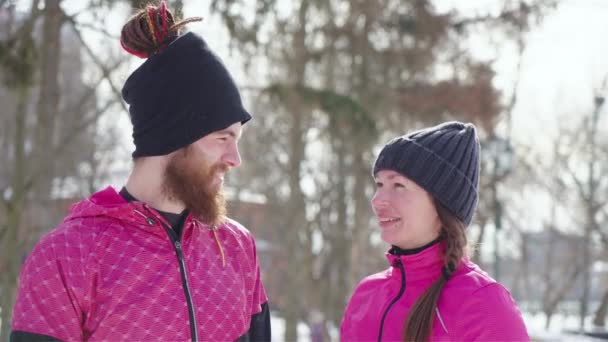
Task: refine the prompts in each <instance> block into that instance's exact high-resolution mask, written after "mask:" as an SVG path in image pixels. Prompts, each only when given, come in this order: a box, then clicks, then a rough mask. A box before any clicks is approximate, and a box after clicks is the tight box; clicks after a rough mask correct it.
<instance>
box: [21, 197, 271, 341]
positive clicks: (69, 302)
mask: <svg viewBox="0 0 608 342" xmlns="http://www.w3.org/2000/svg"><path fill="white" fill-rule="evenodd" d="M150 218H152V220H149V219H150ZM161 220H162V218H161V217H160V215H159V214H158V213H156V212H155V211H154V210H153V209H151V208H149V207H147V206H145V205H144V204H142V203H141V202H132V203H127V202H126V201H125V200H124V199H123V198H122V197H121V196H120V195H119V194H118V193H117V192H116V191H115V190H114V189H113V188H111V187H110V188H107V189H105V190H103V191H100V192H98V193H97V194H95V195H93V196H92V197H91V198H90V199H88V200H84V201H82V202H80V203H78V204H76V205H74V206H73V207H72V209H71V213H70V215H69V216H68V217H67V218H66V219H65V221H64V222H63V223H62V224H61V225H60V226H59V227H57V228H56V229H54V230H52V231H51V232H50V233H49V234H48V235H46V236H45V237H44V238H43V239H42V240H41V241H40V242H39V243H38V245H37V246H36V247H35V248H34V250H33V251H32V252H31V254H30V255H29V256H28V258H27V260H26V262H25V265H24V267H23V270H22V273H21V278H20V283H19V292H18V298H17V302H16V306H15V311H14V314H13V321H12V329H13V331H25V332H31V333H37V334H44V335H49V336H52V337H55V338H58V339H61V340H64V341H74V340H80V341H82V340H91V341H150V340H163V341H182V340H189V339H190V338H191V336H190V318H189V314H188V307H187V304H186V298H185V294H184V289H183V286H182V277H181V274H180V268H179V263H178V259H177V256H176V252H175V247H174V246H173V244H172V242H171V241H170V239H169V237H168V235H167V233H166V231H165V230H164V229H163V227H162V226H161V223H160V222H161ZM217 235H218V238H219V241H220V242H221V244H222V246H223V248H224V253H225V258H226V264H225V266H223V265H222V256H221V253H220V250H219V248H218V245H217V243H216V241H215V239H214V236H213V232H212V231H211V230H210V229H209V227H207V226H206V225H204V224H202V223H200V222H199V221H197V220H195V219H193V218H192V217H188V218H187V220H186V223H185V224H184V231H183V236H182V240H181V244H182V248H183V253H184V259H185V264H186V271H187V278H188V283H189V287H190V290H191V294H192V300H193V303H194V308H195V313H196V315H195V316H196V327H197V331H198V335H199V338H200V340H204V341H227V340H235V339H237V338H238V337H239V336H241V335H243V334H244V333H245V332H247V330H248V329H249V324H250V319H251V315H253V314H256V313H258V312H260V311H261V304H263V303H264V302H266V301H267V297H266V293H265V291H264V287H263V285H262V283H261V280H260V268H259V264H258V261H257V256H256V250H255V242H254V239H253V237H252V236H251V234H250V233H249V232H248V231H247V230H246V229H245V228H244V227H242V226H241V225H239V224H238V223H237V222H235V221H231V220H230V221H229V222H227V223H226V224H224V225H223V226H221V227H219V228H218V230H217Z"/></svg>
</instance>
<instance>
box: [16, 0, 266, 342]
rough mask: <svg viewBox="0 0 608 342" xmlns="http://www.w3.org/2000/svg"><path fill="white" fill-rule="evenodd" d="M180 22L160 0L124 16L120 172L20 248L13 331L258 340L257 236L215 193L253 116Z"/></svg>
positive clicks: (261, 318)
mask: <svg viewBox="0 0 608 342" xmlns="http://www.w3.org/2000/svg"><path fill="white" fill-rule="evenodd" d="M186 21H192V19H190V20H186ZM183 23H184V22H183V21H182V22H179V23H175V22H173V15H172V14H171V12H170V11H169V10H168V9H167V8H166V6H165V4H164V2H161V3H160V5H159V6H148V7H147V8H146V9H144V10H142V11H140V12H139V13H137V14H136V15H134V16H133V17H132V18H131V19H130V20H129V22H127V24H125V27H124V28H123V32H122V35H121V44H122V46H123V48H124V49H125V50H126V51H128V52H129V53H132V54H134V55H137V56H139V57H144V58H147V60H146V61H145V62H144V63H143V64H142V65H141V66H140V67H139V68H137V70H135V71H134V72H133V73H132V74H131V75H130V77H129V78H128V79H127V81H126V83H125V85H124V87H123V90H122V95H123V98H124V100H125V101H126V102H127V103H128V104H129V114H130V118H131V123H132V125H133V141H134V144H135V151H134V152H133V159H134V163H133V165H134V166H133V169H132V172H131V174H130V176H129V179H128V180H127V182H126V185H125V186H124V187H123V188H122V189H121V190H120V191H117V190H115V189H114V188H112V187H107V188H106V189H104V190H101V191H99V192H97V193H95V194H93V195H92V196H91V197H90V198H88V199H86V200H83V201H81V202H79V203H77V204H75V205H73V206H72V207H71V209H70V214H69V215H68V216H67V217H66V218H65V220H64V221H63V222H62V223H61V224H60V225H59V226H58V227H57V228H55V229H53V230H52V231H51V232H50V233H49V234H47V235H46V236H45V237H43V238H42V239H41V241H40V242H39V243H38V244H37V245H36V247H35V248H34V249H33V251H32V252H31V253H30V255H29V256H28V258H27V261H26V262H25V264H24V267H23V269H22V272H21V276H20V283H19V291H18V296H17V301H16V305H15V310H14V314H13V319H12V333H11V340H13V341H22V340H23V341H57V340H60V341H84V340H104V341H185V340H192V341H198V340H205V341H234V340H240V341H269V340H270V316H269V309H268V299H267V297H266V293H265V290H264V287H263V285H262V282H261V280H260V266H259V263H258V260H257V256H256V248H255V241H254V238H253V237H252V235H251V234H250V233H249V231H248V230H247V229H245V228H244V227H243V226H241V225H240V224H239V223H237V222H236V221H234V220H231V219H229V218H227V217H226V209H225V201H224V197H223V192H222V186H223V180H224V175H225V174H226V173H227V172H228V171H230V170H231V169H232V168H235V167H237V166H239V164H240V163H241V159H240V155H239V151H238V146H237V143H238V140H239V138H240V136H241V130H242V125H243V124H245V123H246V122H247V121H249V120H250V119H251V116H250V114H249V113H248V112H247V111H246V110H245V109H244V107H243V105H242V102H241V97H240V94H239V91H238V89H237V87H236V85H235V83H234V81H233V79H232V77H231V76H230V74H229V72H228V70H227V69H226V68H225V66H224V65H223V64H222V62H221V61H220V59H219V58H218V57H217V56H216V55H215V54H214V53H213V52H212V51H211V50H210V49H209V47H208V46H207V44H206V43H205V41H204V40H203V39H202V38H201V37H200V36H198V35H196V34H194V33H191V32H190V33H186V34H181V33H180V30H179V28H180V27H181V26H183Z"/></svg>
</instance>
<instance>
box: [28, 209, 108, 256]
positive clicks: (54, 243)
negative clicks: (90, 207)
mask: <svg viewBox="0 0 608 342" xmlns="http://www.w3.org/2000/svg"><path fill="white" fill-rule="evenodd" d="M113 225H114V224H113V222H112V221H111V220H109V219H100V218H97V219H95V218H87V217H82V218H74V219H69V220H65V221H63V222H62V223H60V224H59V225H58V226H57V227H55V228H53V229H52V230H51V231H49V232H48V233H47V234H45V235H43V236H42V237H41V238H40V240H39V241H38V243H37V244H36V245H35V246H34V248H33V249H32V251H31V252H30V254H29V255H28V260H30V259H36V258H43V259H47V260H65V261H72V260H74V261H77V262H81V261H82V258H84V257H85V256H87V255H89V256H90V255H92V254H93V251H94V250H95V246H96V245H98V244H99V243H100V241H101V240H102V235H103V234H104V233H105V232H106V231H107V230H108V229H109V228H111V227H112V226H113Z"/></svg>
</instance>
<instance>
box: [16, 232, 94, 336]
mask: <svg viewBox="0 0 608 342" xmlns="http://www.w3.org/2000/svg"><path fill="white" fill-rule="evenodd" d="M81 251H82V244H81V243H80V241H78V238H76V239H74V240H68V239H66V234H62V233H59V234H57V233H55V232H53V233H51V234H50V235H48V236H46V237H45V238H43V239H42V240H41V241H40V242H39V243H38V245H36V247H34V249H33V251H32V252H31V253H30V255H29V256H28V258H27V260H26V262H25V264H24V266H23V268H22V270H21V274H20V278H19V288H18V292H17V299H16V303H15V308H14V311H13V318H12V322H11V331H12V332H11V340H13V341H40V340H44V341H51V340H62V341H74V340H80V341H81V340H83V333H82V329H81V324H82V320H83V319H84V318H83V317H84V314H85V311H84V310H83V303H84V300H83V293H84V290H85V287H84V283H85V281H84V279H85V278H84V273H83V271H84V270H85V269H86V268H87V267H86V265H85V264H84V263H82V260H81V255H82V254H83V253H84V252H82V253H81Z"/></svg>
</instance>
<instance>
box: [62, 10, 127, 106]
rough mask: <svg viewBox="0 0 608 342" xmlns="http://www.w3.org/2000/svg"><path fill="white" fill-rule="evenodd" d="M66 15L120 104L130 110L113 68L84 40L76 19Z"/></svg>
mask: <svg viewBox="0 0 608 342" xmlns="http://www.w3.org/2000/svg"><path fill="white" fill-rule="evenodd" d="M64 17H65V18H66V20H67V21H68V22H69V23H70V24H71V25H72V27H73V28H74V31H75V33H76V36H77V37H78V40H79V41H80V43H81V44H82V46H83V47H84V48H85V50H86V51H87V53H88V54H89V56H90V57H91V59H92V60H93V62H94V63H95V64H96V65H97V66H98V67H99V68H100V69H101V71H102V73H103V76H104V77H105V79H106V80H107V81H108V83H109V84H110V88H111V89H112V92H113V93H114V95H115V96H116V98H117V99H118V101H119V102H120V104H121V106H122V108H123V109H124V111H125V112H128V111H129V109H128V108H127V106H126V105H125V104H124V102H123V101H122V94H121V91H120V90H119V89H118V87H116V86H115V85H114V82H113V81H112V78H111V77H110V76H111V74H112V70H110V69H109V68H108V67H107V66H105V65H104V63H102V62H101V60H100V59H99V58H98V57H97V55H96V54H95V52H94V51H93V49H91V47H90V46H89V44H88V43H87V42H86V41H85V40H84V38H83V37H82V32H80V30H79V29H78V24H77V22H76V21H75V20H73V19H72V18H71V17H70V16H67V15H65V13H64Z"/></svg>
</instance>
